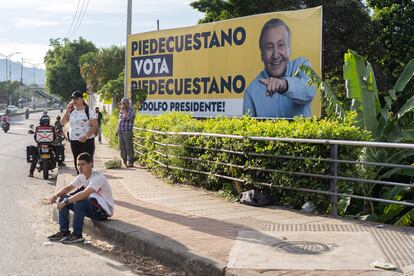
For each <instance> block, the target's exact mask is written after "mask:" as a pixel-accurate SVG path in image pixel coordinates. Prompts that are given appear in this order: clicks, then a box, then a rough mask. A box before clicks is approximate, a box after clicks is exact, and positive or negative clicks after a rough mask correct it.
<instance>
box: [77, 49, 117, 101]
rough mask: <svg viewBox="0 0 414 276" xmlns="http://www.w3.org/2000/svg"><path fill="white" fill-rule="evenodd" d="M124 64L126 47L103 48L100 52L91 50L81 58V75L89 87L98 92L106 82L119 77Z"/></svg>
mask: <svg viewBox="0 0 414 276" xmlns="http://www.w3.org/2000/svg"><path fill="white" fill-rule="evenodd" d="M124 65H125V48H124V47H117V46H112V47H110V48H101V49H99V51H98V52H90V53H87V54H85V55H83V56H81V58H80V67H81V68H80V71H81V75H82V76H83V78H84V80H85V82H86V84H87V86H88V89H89V90H91V91H93V92H98V93H99V92H100V90H101V89H102V87H103V86H104V85H105V84H107V83H108V82H109V81H111V80H115V79H117V78H118V77H119V74H120V73H121V72H122V71H123V69H124Z"/></svg>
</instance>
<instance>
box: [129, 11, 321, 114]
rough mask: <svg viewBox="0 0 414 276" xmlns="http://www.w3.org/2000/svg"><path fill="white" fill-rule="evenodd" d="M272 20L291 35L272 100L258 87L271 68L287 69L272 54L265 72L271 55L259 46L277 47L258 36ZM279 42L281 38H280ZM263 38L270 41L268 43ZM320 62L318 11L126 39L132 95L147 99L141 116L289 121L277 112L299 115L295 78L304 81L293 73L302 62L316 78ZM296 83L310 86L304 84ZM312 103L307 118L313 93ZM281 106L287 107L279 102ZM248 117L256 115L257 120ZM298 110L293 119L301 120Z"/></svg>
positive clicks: (315, 105) (315, 106)
mask: <svg viewBox="0 0 414 276" xmlns="http://www.w3.org/2000/svg"><path fill="white" fill-rule="evenodd" d="M272 19H280V20H282V21H283V22H284V23H285V24H286V25H287V26H288V28H289V29H290V33H289V35H288V38H289V42H286V44H287V45H285V46H286V47H287V49H286V53H287V54H288V57H287V59H289V62H288V63H287V69H286V70H285V71H286V76H282V77H280V79H281V82H280V83H281V85H280V87H279V86H278V84H276V86H277V87H279V90H277V89H276V92H277V91H279V93H275V94H273V93H269V92H267V91H265V92H263V91H262V90H263V89H264V90H268V89H267V88H268V85H267V84H262V86H261V85H259V84H258V83H260V75H261V74H264V75H266V74H267V73H269V75H268V76H267V77H270V76H273V75H271V73H270V72H271V71H272V69H271V68H272V66H273V68H276V67H277V66H281V65H280V64H282V63H283V62H284V61H286V59H283V54H281V55H279V53H276V54H269V55H268V56H269V59H268V63H267V64H266V63H265V61H264V59H266V58H264V56H265V54H264V52H265V51H268V52H269V50H268V49H267V48H269V47H270V46H265V45H264V44H266V45H267V43H271V41H275V37H274V36H270V32H269V31H263V33H265V35H263V34H262V36H261V33H262V29H263V27H264V25H265V24H266V22H269V20H270V21H272ZM272 28H273V27H272V26H271V27H270V29H272ZM279 29H280V27H279ZM282 29H283V28H282ZM273 30H277V28H276V27H275V28H273V29H272V31H273ZM283 30H285V29H283ZM266 32H267V33H266ZM286 33H288V31H287V29H286ZM266 34H269V35H267V36H266ZM281 34H282V37H283V35H285V33H284V31H283V33H281ZM272 35H273V34H272ZM276 36H277V34H276ZM264 37H269V41H267V40H266V41H265V40H264ZM276 39H277V37H276ZM259 40H260V42H259ZM272 43H273V42H272ZM279 44H280V42H278V41H275V43H274V45H275V46H274V47H282V46H283V45H281V46H279ZM272 45H273V44H272ZM265 47H267V48H266V49H265ZM272 47H273V46H272ZM275 52H277V51H276V50H275ZM321 55H322V7H317V8H312V9H305V10H297V11H287V12H275V13H266V14H260V15H254V16H248V17H242V18H236V19H231V20H225V21H219V22H213V23H208V24H200V25H197V26H191V27H185V28H178V29H169V30H160V31H153V32H146V33H139V34H133V35H130V36H128V62H129V65H128V66H129V70H128V85H129V89H131V88H132V89H131V90H132V91H133V89H144V90H145V91H147V93H148V96H147V100H146V101H145V103H144V104H143V105H142V107H141V112H142V113H146V114H161V113H165V112H170V111H180V112H190V113H193V114H194V116H198V117H209V116H217V115H223V116H241V115H242V114H244V113H246V112H249V113H250V114H251V115H253V116H257V117H291V116H290V115H289V114H290V113H289V111H288V113H283V112H284V111H283V110H282V109H286V107H288V106H289V105H290V104H292V106H293V105H297V107H298V108H299V109H300V108H301V106H300V104H302V102H301V101H304V99H293V100H290V99H288V98H289V97H295V96H294V94H295V93H296V94H297V93H298V92H294V91H293V92H292V91H291V90H298V89H299V88H298V87H299V86H300V85H299V84H296V83H295V82H296V79H295V78H300V77H301V76H299V75H297V73H298V72H295V74H293V73H292V72H293V71H297V65H298V64H300V63H301V62H302V63H303V61H306V64H308V63H307V61H309V62H310V65H311V67H312V68H313V69H314V70H315V71H316V72H317V73H318V74H319V75H321ZM276 56H277V57H276ZM292 70H293V71H292ZM290 71H292V72H290ZM288 72H290V73H289V74H291V75H289V76H288V75H287V74H288ZM278 80H279V79H278ZM300 81H304V83H305V84H306V85H307V82H306V79H305V80H304V78H303V76H302V79H301V80H300ZM276 83H277V82H276ZM254 85H256V86H258V87H259V90H260V91H259V92H256V91H253V90H254V89H253V90H252V87H254ZM301 85H303V84H301ZM269 87H270V86H269ZM249 89H250V90H252V91H250V92H249V93H250V94H249V95H250V96H251V95H253V96H254V97H258V101H259V102H248V100H249V99H250V100H252V98H249V97H250V96H249V95H248V93H247V92H246V91H249ZM313 91H314V90H313ZM313 93H314V92H313ZM259 94H260V96H259ZM309 97H310V96H309V95H308V98H307V99H306V101H308V102H307V104H308V106H309V110H308V111H307V112H308V113H311V115H316V116H319V115H320V97H319V95H318V94H316V95H315V93H314V94H313V95H311V98H309ZM285 98H286V99H287V100H288V102H283V100H284V99H285ZM254 100H255V99H253V101H254ZM289 101H291V102H289ZM247 108H248V109H247ZM289 108H290V107H289ZM292 108H296V107H294V106H293V107H292ZM251 109H254V110H255V112H254V114H253V113H251V112H250V111H251ZM273 109H275V110H273ZM299 109H298V110H299ZM281 110H282V111H281ZM298 110H296V111H294V112H299V113H300V112H304V111H301V110H299V111H298ZM286 114H288V115H289V116H287V115H286ZM263 115H265V116H263ZM305 115H306V116H308V115H310V114H305Z"/></svg>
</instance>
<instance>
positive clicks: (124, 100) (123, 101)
mask: <svg viewBox="0 0 414 276" xmlns="http://www.w3.org/2000/svg"><path fill="white" fill-rule="evenodd" d="M121 103H129V100H128V98H125V97H124V98H122V100H121Z"/></svg>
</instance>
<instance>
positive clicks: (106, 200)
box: [70, 171, 114, 216]
mask: <svg viewBox="0 0 414 276" xmlns="http://www.w3.org/2000/svg"><path fill="white" fill-rule="evenodd" d="M70 185H72V186H74V187H75V188H76V189H78V188H80V187H82V186H84V187H85V189H87V188H92V189H93V190H94V191H95V192H93V193H92V194H90V195H89V198H96V200H97V201H98V203H99V205H101V207H102V208H103V209H104V210H105V212H106V213H107V214H108V215H109V216H112V215H113V213H114V199H113V198H112V190H111V186H109V183H108V180H106V178H105V176H104V175H103V174H101V173H100V172H97V171H93V172H92V175H91V177H89V179H86V177H85V175H83V174H79V175H78V176H77V177H76V178H75V179H74V180H73V181H72V182H71V183H70Z"/></svg>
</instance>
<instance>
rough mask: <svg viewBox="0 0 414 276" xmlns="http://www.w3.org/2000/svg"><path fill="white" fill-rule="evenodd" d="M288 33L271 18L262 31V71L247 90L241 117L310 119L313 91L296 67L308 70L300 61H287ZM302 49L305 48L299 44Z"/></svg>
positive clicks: (289, 36) (283, 25)
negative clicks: (299, 117) (244, 115)
mask: <svg viewBox="0 0 414 276" xmlns="http://www.w3.org/2000/svg"><path fill="white" fill-rule="evenodd" d="M291 36H292V34H291V31H290V29H289V27H288V25H287V24H286V23H285V22H284V21H282V20H281V19H278V18H274V19H271V20H269V21H267V22H266V23H265V24H264V26H263V27H262V31H261V33H260V38H259V48H260V52H261V60H262V62H263V65H264V69H263V70H262V71H261V72H260V73H259V74H258V75H257V77H256V78H255V79H254V80H253V81H252V82H251V83H250V84H249V86H248V87H247V89H246V91H245V94H244V99H243V114H249V115H250V116H253V117H277V118H293V117H295V116H304V117H310V116H311V115H312V113H311V102H312V100H313V98H314V97H315V93H316V88H315V87H314V86H310V85H309V84H308V80H309V78H308V77H307V76H306V74H305V73H304V72H302V71H299V67H300V66H301V65H302V64H305V65H307V66H310V62H309V61H308V60H307V59H306V58H304V57H298V58H296V59H294V60H290V55H291ZM303 47H306V44H303Z"/></svg>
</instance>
